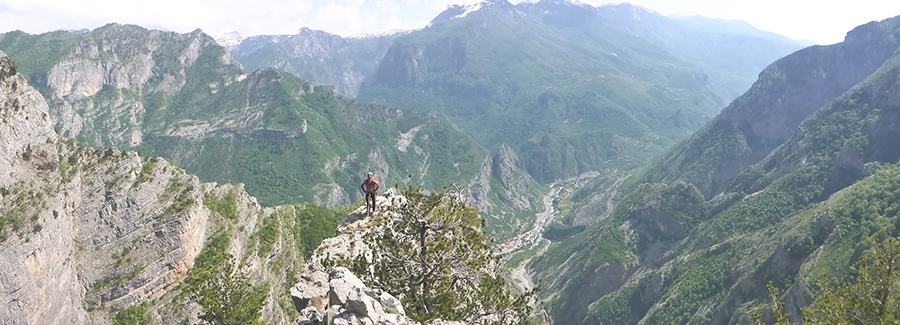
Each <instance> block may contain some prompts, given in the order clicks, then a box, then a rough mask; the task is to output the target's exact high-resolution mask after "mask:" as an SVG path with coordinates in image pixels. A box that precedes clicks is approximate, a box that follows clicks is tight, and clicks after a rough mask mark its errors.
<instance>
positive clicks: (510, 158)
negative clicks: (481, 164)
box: [491, 144, 531, 210]
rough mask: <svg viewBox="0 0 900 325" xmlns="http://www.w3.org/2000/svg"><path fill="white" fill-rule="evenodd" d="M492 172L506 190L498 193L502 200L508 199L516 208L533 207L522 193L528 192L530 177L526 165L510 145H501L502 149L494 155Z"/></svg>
mask: <svg viewBox="0 0 900 325" xmlns="http://www.w3.org/2000/svg"><path fill="white" fill-rule="evenodd" d="M491 172H492V174H493V176H494V178H496V179H497V180H498V181H500V185H502V186H503V189H504V191H503V192H502V193H498V194H499V195H500V197H501V199H502V200H504V201H508V203H510V205H512V206H513V207H515V208H516V209H520V210H528V209H530V208H531V202H529V201H528V199H527V197H524V196H522V195H521V194H522V193H528V186H529V182H528V181H529V180H530V178H529V177H528V174H527V173H526V172H525V165H524V164H522V162H521V161H520V160H519V157H518V156H516V153H515V152H514V151H513V150H512V148H510V147H509V146H508V145H505V144H504V145H502V146H500V150H498V152H497V154H496V155H494V159H493V164H492V165H491Z"/></svg>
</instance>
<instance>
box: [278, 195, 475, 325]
mask: <svg viewBox="0 0 900 325" xmlns="http://www.w3.org/2000/svg"><path fill="white" fill-rule="evenodd" d="M392 197H393V198H394V199H398V197H397V194H396V192H395V191H393V190H389V191H387V192H386V193H385V196H384V197H382V196H379V197H378V198H377V200H376V205H377V206H378V211H380V212H379V213H384V214H387V213H389V212H385V211H386V209H387V208H388V207H389V205H390V204H391V202H392V201H391V199H389V198H392ZM399 200H403V198H402V197H399ZM375 218H378V216H377V215H376V217H367V216H366V213H365V207H361V208H360V209H357V210H356V211H354V212H353V213H352V214H350V215H349V216H347V217H346V218H344V220H343V221H342V222H341V224H340V225H339V226H338V228H337V236H335V237H332V238H328V239H325V240H324V241H322V244H321V245H319V247H318V248H317V249H316V251H315V253H314V254H313V256H312V258H311V259H310V263H309V264H308V265H307V266H306V268H305V269H304V271H303V273H302V274H301V275H300V276H299V281H298V282H297V283H296V284H294V286H293V287H291V298H292V301H293V303H294V308H296V309H297V311H298V312H299V313H300V317H299V319H298V324H328V323H329V322H328V320H329V319H330V320H331V324H353V325H356V324H419V323H418V322H415V321H413V320H411V319H409V318H407V317H406V312H405V310H404V309H403V305H402V304H401V303H400V300H399V299H398V298H396V297H394V296H392V295H391V294H389V293H387V292H384V291H382V290H380V289H372V288H369V287H367V286H366V285H365V284H364V283H363V282H362V281H361V280H360V279H359V278H358V277H356V275H354V274H353V273H352V272H351V271H350V270H348V269H347V268H345V267H329V266H328V265H329V264H330V263H333V262H332V261H336V260H337V261H341V260H343V261H352V260H353V259H356V258H357V257H363V258H371V254H372V252H371V251H370V250H369V248H368V247H367V246H366V245H365V244H363V243H364V237H365V236H366V235H367V234H369V233H371V232H378V231H379V228H378V226H376V225H375V223H374V222H372V221H373V220H374V219H375ZM430 324H460V323H458V322H445V321H440V320H438V321H433V322H431V323H430Z"/></svg>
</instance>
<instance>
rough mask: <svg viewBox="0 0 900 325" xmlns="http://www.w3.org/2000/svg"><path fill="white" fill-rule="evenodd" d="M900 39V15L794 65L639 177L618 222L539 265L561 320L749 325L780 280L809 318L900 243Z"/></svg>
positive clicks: (809, 51) (763, 77)
mask: <svg viewBox="0 0 900 325" xmlns="http://www.w3.org/2000/svg"><path fill="white" fill-rule="evenodd" d="M898 33H900V18H892V19H888V20H885V21H882V22H872V23H869V24H866V25H863V26H860V27H857V28H856V29H854V30H852V31H850V32H849V33H848V34H847V37H846V39H845V40H844V41H843V42H842V43H838V44H835V45H830V46H813V47H809V48H806V49H803V50H800V51H797V52H795V53H793V54H791V55H788V56H786V57H784V58H782V59H779V60H778V61H776V62H775V63H773V64H772V65H770V66H769V67H768V68H766V69H765V70H763V72H762V73H760V77H759V79H758V80H757V81H756V83H754V85H753V86H752V87H750V89H749V90H748V91H747V92H746V93H744V94H743V95H742V96H740V97H739V98H737V99H735V100H734V101H733V102H732V103H731V104H730V105H728V106H727V107H726V108H725V109H724V110H723V111H722V112H721V113H720V114H719V115H718V116H717V117H716V118H715V119H713V120H712V121H711V122H709V123H708V124H707V125H706V126H704V127H703V128H701V129H700V131H698V132H697V133H695V134H694V135H693V136H691V137H690V138H689V139H687V140H685V141H683V142H682V143H680V144H678V145H676V146H674V147H673V148H671V149H669V150H668V151H666V153H665V154H662V155H660V156H659V157H657V158H656V159H655V160H654V161H653V162H652V163H651V164H649V165H648V166H646V167H644V168H642V169H641V170H640V171H639V172H638V173H635V174H634V175H633V176H632V180H630V181H629V182H630V183H631V184H641V185H634V186H630V187H629V186H623V189H622V190H623V191H626V192H628V193H630V194H628V195H627V196H626V197H625V198H624V199H623V200H622V201H621V203H619V204H618V205H617V206H616V207H615V210H614V211H613V213H612V215H611V217H610V218H608V219H606V220H604V222H602V223H600V224H597V225H595V226H593V227H589V228H587V229H586V230H584V231H582V232H580V233H577V234H575V235H573V236H571V237H568V238H565V239H563V240H559V241H558V242H556V243H554V244H552V245H551V246H550V248H549V250H548V251H547V252H546V253H545V254H543V256H540V257H538V258H536V259H534V260H533V261H532V263H531V264H530V265H529V267H530V268H531V269H532V270H533V271H534V272H536V273H537V276H538V277H541V278H544V279H546V280H547V282H546V283H548V287H549V290H548V291H549V292H551V293H553V294H552V295H549V296H548V297H552V298H551V304H550V306H551V307H550V310H551V314H552V315H554V316H553V317H554V319H555V320H556V321H557V322H560V323H566V324H575V323H584V324H598V323H600V324H625V323H647V324H686V323H689V324H695V323H696V324H735V323H742V324H743V323H748V322H750V320H751V319H752V318H753V314H754V313H755V308H757V307H758V306H759V304H760V302H761V301H762V300H763V299H764V298H765V296H766V290H765V287H766V284H767V283H769V282H772V283H773V284H774V285H775V287H776V288H778V289H780V291H781V292H784V295H783V296H780V297H778V299H783V300H784V301H785V302H786V305H787V307H786V310H787V311H788V312H789V313H790V317H791V320H792V321H796V322H799V321H801V320H802V313H801V311H800V308H803V307H807V306H809V305H810V304H811V302H812V301H813V300H814V299H815V298H816V297H817V296H818V295H819V293H820V292H822V290H823V288H822V283H825V284H830V285H834V284H835V283H841V282H843V281H846V280H847V279H848V278H850V277H851V276H852V275H853V274H852V271H850V270H849V268H850V266H852V265H853V264H854V263H855V261H856V260H858V259H859V258H860V256H861V255H862V254H863V253H864V252H865V251H866V250H867V249H868V248H869V247H871V245H872V243H873V242H877V241H881V240H884V239H885V238H887V237H890V236H896V234H897V233H898V231H897V229H896V225H897V223H896V220H897V219H896V211H895V210H896V204H897V203H896V202H897V201H896V200H897V197H896V195H897V193H898V192H897V183H896V172H897V167H896V166H895V165H893V164H896V163H897V162H898V159H900V152H898V151H897V150H896V148H898V144H900V133H898V129H897V127H896V126H897V125H898V122H900V120H898V118H900V115H898V112H900V111H898V107H900V101H898V100H897V99H898V98H897V96H895V95H894V94H896V93H897V89H898V88H897V87H898V83H897V81H896V80H897V79H896V76H897V75H898V71H900V70H898V69H900V65H898V63H900V61H898V51H897V49H898V48H900V44H898V43H897V42H896V39H897V35H898ZM625 188H628V189H627V190H626V189H625Z"/></svg>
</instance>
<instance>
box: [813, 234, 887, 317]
mask: <svg viewBox="0 0 900 325" xmlns="http://www.w3.org/2000/svg"><path fill="white" fill-rule="evenodd" d="M856 266H857V269H858V270H859V271H858V272H859V275H857V277H856V281H854V282H847V283H845V284H843V285H841V286H840V287H839V288H831V287H826V288H825V289H824V291H823V293H822V294H821V295H820V296H819V298H817V299H816V301H815V302H814V303H813V304H812V305H811V306H810V307H809V308H806V309H804V310H803V315H804V318H805V320H806V321H808V322H810V323H813V324H894V323H896V322H897V321H898V320H900V286H898V284H900V242H898V241H897V240H896V239H895V238H893V237H890V238H888V239H886V240H885V241H884V242H882V243H881V244H878V245H875V247H873V252H872V253H870V254H867V255H865V256H864V257H863V258H862V259H860V261H859V262H858V263H857V264H856Z"/></svg>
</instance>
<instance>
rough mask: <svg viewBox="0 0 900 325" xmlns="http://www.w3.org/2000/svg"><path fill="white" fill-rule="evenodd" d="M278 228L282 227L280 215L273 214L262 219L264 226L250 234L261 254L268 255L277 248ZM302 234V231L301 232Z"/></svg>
mask: <svg viewBox="0 0 900 325" xmlns="http://www.w3.org/2000/svg"><path fill="white" fill-rule="evenodd" d="M278 229H281V225H280V224H279V222H278V216H277V215H272V216H270V217H268V218H264V219H263V220H262V227H260V228H259V230H257V231H256V233H254V234H253V236H250V239H252V240H255V241H256V242H257V244H258V245H259V246H258V252H259V255H260V256H266V255H267V254H269V252H271V251H272V249H273V248H275V241H277V240H278ZM300 234H301V235H302V233H300Z"/></svg>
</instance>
